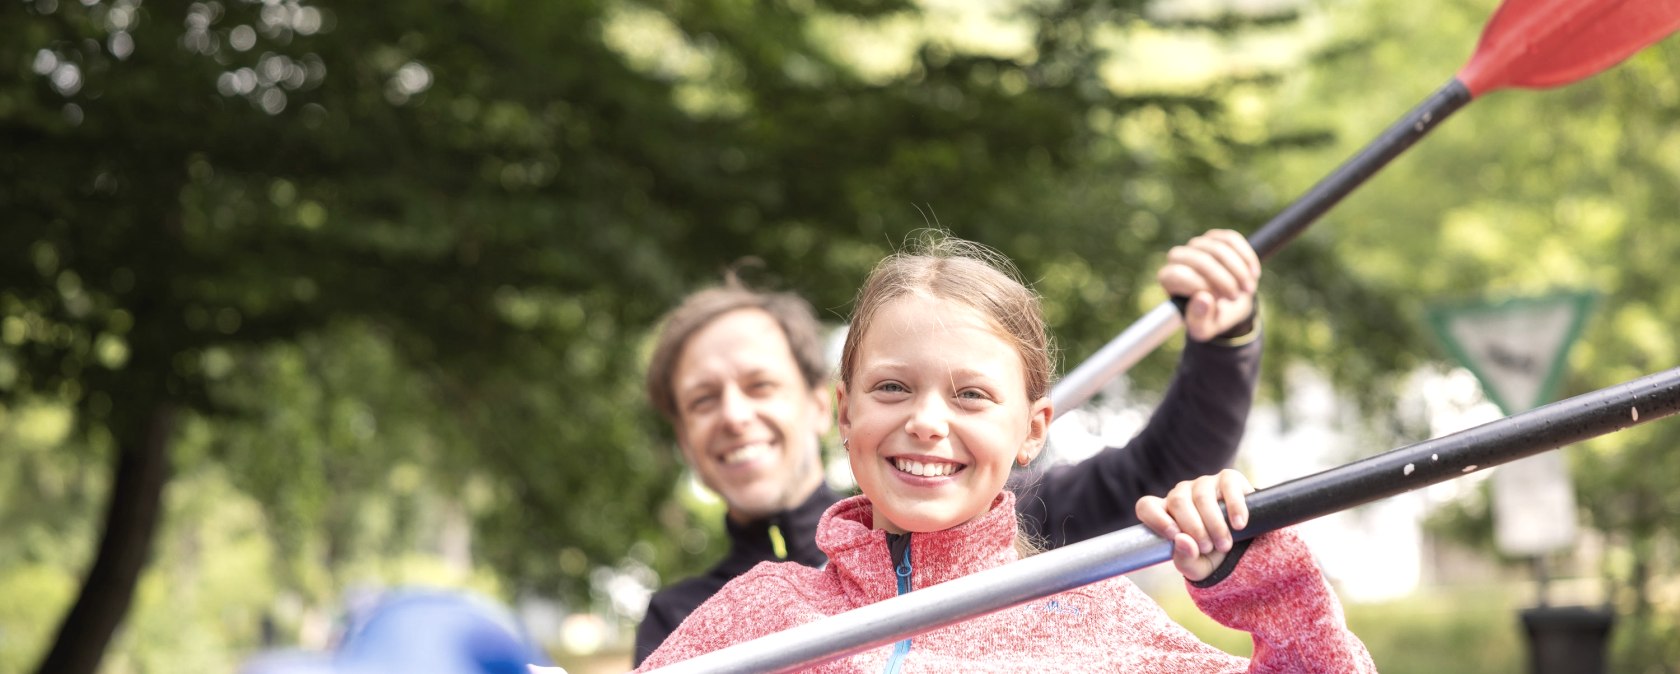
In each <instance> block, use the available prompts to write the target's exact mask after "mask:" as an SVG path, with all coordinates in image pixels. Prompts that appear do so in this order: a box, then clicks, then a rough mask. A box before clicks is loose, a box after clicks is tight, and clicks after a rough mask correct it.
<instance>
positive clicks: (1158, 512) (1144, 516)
mask: <svg viewBox="0 0 1680 674" xmlns="http://www.w3.org/2000/svg"><path fill="white" fill-rule="evenodd" d="M1137 518H1138V521H1139V522H1141V523H1143V525H1144V526H1146V527H1149V530H1150V531H1153V532H1155V535H1156V536H1160V537H1161V538H1165V539H1167V540H1169V541H1170V540H1172V539H1173V538H1174V537H1176V536H1178V534H1179V530H1178V524H1177V523H1175V522H1173V518H1172V515H1170V514H1168V513H1167V508H1166V502H1165V501H1164V500H1162V499H1161V497H1159V496H1145V497H1143V498H1140V499H1138V503H1137Z"/></svg>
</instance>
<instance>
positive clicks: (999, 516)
mask: <svg viewBox="0 0 1680 674" xmlns="http://www.w3.org/2000/svg"><path fill="white" fill-rule="evenodd" d="M874 525H875V508H874V505H873V504H872V503H870V501H869V497H868V496H853V497H851V498H848V499H846V500H844V501H841V502H839V503H836V504H834V506H833V507H831V508H829V509H828V512H826V513H824V514H823V518H822V523H821V525H820V526H819V527H818V529H817V545H818V546H819V547H821V548H822V551H823V552H825V553H827V554H828V559H829V567H830V568H831V569H833V570H834V571H835V572H836V573H838V574H839V576H840V579H841V581H842V583H843V585H844V587H845V591H846V594H847V595H848V596H850V597H851V598H852V601H853V603H854V605H862V604H870V603H874V602H877V601H881V600H883V599H887V598H889V597H892V596H893V595H895V594H898V584H897V581H898V578H897V576H896V575H895V573H894V571H893V570H894V567H895V560H893V559H892V555H891V553H889V552H888V551H887V532H886V531H884V530H878V529H875V528H874ZM1015 527H1016V524H1015V495H1014V494H1011V493H1009V492H1008V491H1007V490H1006V491H1003V492H1001V493H999V494H998V496H997V498H996V499H993V500H992V507H991V510H988V511H987V512H986V513H985V514H984V515H981V516H980V517H978V518H976V519H974V520H973V521H970V522H967V523H964V524H961V525H958V526H955V527H952V528H950V529H945V530H942V531H930V532H926V533H914V534H911V535H910V558H911V576H910V587H911V589H912V590H915V589H917V588H923V587H928V586H932V585H937V584H939V583H943V582H945V581H947V580H951V579H954V578H960V577H962V576H966V575H969V574H971V573H975V572H977V571H982V570H985V569H989V568H992V567H994V566H1001V565H1004V564H1008V563H1009V562H1013V561H1015V560H1016V559H1017V558H1018V556H1017V554H1016V552H1015Z"/></svg>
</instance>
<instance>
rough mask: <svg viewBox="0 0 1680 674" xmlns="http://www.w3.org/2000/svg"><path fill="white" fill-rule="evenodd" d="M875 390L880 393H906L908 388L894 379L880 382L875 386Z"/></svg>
mask: <svg viewBox="0 0 1680 674" xmlns="http://www.w3.org/2000/svg"><path fill="white" fill-rule="evenodd" d="M875 390H877V391H880V392H882V393H908V392H909V391H910V389H907V388H904V385H903V384H900V383H898V382H896V381H885V382H881V383H880V384H877V385H876V386H875Z"/></svg>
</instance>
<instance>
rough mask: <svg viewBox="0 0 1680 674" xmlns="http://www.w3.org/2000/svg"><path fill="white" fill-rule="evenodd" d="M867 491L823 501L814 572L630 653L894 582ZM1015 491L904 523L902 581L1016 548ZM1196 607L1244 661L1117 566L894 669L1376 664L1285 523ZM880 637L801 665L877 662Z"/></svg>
mask: <svg viewBox="0 0 1680 674" xmlns="http://www.w3.org/2000/svg"><path fill="white" fill-rule="evenodd" d="M873 521H874V515H873V509H872V507H871V505H870V502H869V499H868V497H865V496H855V497H852V498H849V499H846V500H844V501H841V502H839V503H836V504H834V506H833V507H831V508H829V509H828V512H826V513H825V514H824V515H823V520H822V524H821V525H820V526H819V528H818V529H817V544H818V545H820V546H821V547H822V549H823V550H824V551H825V552H827V553H828V559H829V564H828V566H826V567H824V568H822V569H813V568H810V567H806V566H802V565H799V564H793V563H785V562H784V563H764V564H759V565H758V566H757V567H755V568H754V569H753V570H752V571H749V572H747V573H746V574H745V575H742V576H741V577H739V578H736V579H735V580H734V581H731V582H730V583H729V584H728V585H726V586H724V588H723V590H722V591H720V592H718V594H717V595H715V596H713V597H712V599H711V600H710V601H708V602H706V603H705V604H703V605H701V606H700V608H699V609H698V610H696V611H695V612H694V613H693V614H692V615H690V616H689V617H688V619H687V620H685V621H684V622H683V624H682V626H681V627H679V628H677V631H676V632H674V633H672V634H671V637H670V638H669V639H666V641H665V643H664V644H663V645H661V646H660V647H659V649H658V650H657V651H654V653H653V655H652V656H649V658H648V659H647V661H645V662H643V663H642V668H643V669H644V670H645V669H653V668H656V667H661V666H664V665H668V664H671V663H675V662H680V661H682V660H686V659H688V658H692V657H695V656H698V655H701V654H704V653H708V652H710V651H714V650H717V649H720V648H723V647H725V646H729V645H732V644H736V643H740V642H744V641H749V640H752V639H755V638H758V637H761V636H764V635H767V634H772V633H775V632H778V631H781V630H785V629H788V628H791V627H794V626H796V625H801V624H804V623H808V622H812V621H816V620H820V619H822V618H825V617H828V616H831V615H834V614H837V613H842V612H845V611H847V610H850V609H853V608H857V607H859V606H863V605H865V604H872V603H875V602H878V601H881V600H883V599H887V598H889V597H892V596H893V595H895V594H897V593H898V578H897V575H896V574H895V573H894V562H893V560H892V559H891V557H890V554H889V553H888V551H887V537H886V532H884V531H877V530H875V529H873V528H872V523H873ZM1014 540H1015V498H1014V495H1012V494H1010V493H1009V492H1007V491H1006V492H1003V493H1002V494H1001V495H999V497H998V500H997V501H995V502H993V504H992V510H991V511H990V512H988V513H987V514H986V515H983V516H981V517H980V518H979V519H976V520H974V521H972V522H969V523H967V524H964V525H962V526H958V527H955V528H952V529H947V530H945V531H937V532H932V533H925V534H912V535H911V537H910V557H911V560H912V564H911V567H912V571H911V588H912V590H914V589H915V588H923V587H928V586H931V585H935V584H938V583H943V582H945V581H947V580H951V579H953V578H958V577H961V576H965V575H968V574H971V573H974V572H977V571H981V570H984V569H989V568H991V567H994V566H998V565H1001V564H1007V563H1009V562H1012V561H1015V560H1016V559H1017V556H1016V552H1015V547H1014ZM1190 595H1191V597H1192V598H1193V599H1195V601H1196V605H1197V606H1199V607H1201V609H1202V611H1203V612H1205V613H1207V614H1208V615H1209V616H1211V617H1213V618H1214V619H1215V620H1218V621H1219V622H1220V623H1222V624H1224V625H1226V626H1228V627H1232V628H1234V629H1239V630H1243V631H1246V632H1249V633H1251V634H1253V636H1254V659H1253V660H1252V661H1250V660H1247V659H1244V658H1239V657H1236V656H1233V655H1229V654H1227V653H1225V652H1223V651H1220V650H1219V649H1216V648H1214V647H1212V646H1209V645H1207V644H1205V643H1202V642H1201V640H1199V639H1197V638H1196V637H1195V635H1193V634H1191V633H1190V632H1189V631H1188V630H1186V629H1184V628H1183V627H1182V626H1180V625H1178V624H1177V623H1175V622H1173V621H1172V619H1171V618H1168V617H1167V614H1166V612H1164V611H1162V610H1161V607H1160V606H1159V605H1158V604H1156V603H1155V601H1154V600H1153V599H1151V598H1150V597H1149V595H1146V594H1144V593H1143V591H1142V590H1140V589H1138V587H1137V586H1136V585H1134V584H1132V582H1131V581H1130V580H1128V579H1126V578H1125V577H1119V578H1111V579H1108V580H1104V581H1100V582H1097V583H1093V584H1091V585H1087V586H1085V587H1082V588H1079V589H1077V590H1072V591H1069V592H1063V593H1061V594H1057V595H1054V596H1051V597H1047V598H1044V599H1040V600H1038V601H1035V602H1030V603H1028V604H1024V605H1021V606H1016V607H1014V608H1010V609H1005V610H1003V611H999V612H997V613H993V614H990V615H986V616H983V617H980V618H977V619H975V620H971V621H968V622H963V623H959V624H956V625H952V626H949V627H944V628H940V629H937V630H934V631H932V632H928V633H926V634H921V635H918V636H916V637H914V638H913V639H912V640H911V644H910V650H909V652H908V653H906V654H903V655H902V656H901V660H900V662H898V665H899V670H898V671H901V672H1004V671H1011V672H1016V671H1018V672H1097V671H1106V672H1171V673H1174V674H1177V673H1182V672H1242V671H1250V672H1335V673H1337V674H1343V673H1347V672H1375V671H1376V667H1375V665H1374V664H1372V662H1371V656H1370V654H1369V653H1367V652H1366V650H1365V645H1364V644H1363V643H1361V642H1360V641H1359V638H1358V637H1355V636H1354V635H1353V633H1352V632H1349V631H1348V629H1347V626H1346V625H1345V624H1344V621H1343V619H1342V611H1341V605H1340V604H1339V603H1338V602H1337V601H1336V597H1335V595H1334V594H1333V593H1332V592H1331V590H1330V586H1329V584H1328V583H1326V582H1325V580H1324V577H1323V576H1321V575H1320V574H1319V572H1318V568H1317V566H1315V565H1314V564H1313V561H1312V558H1311V555H1310V554H1309V553H1308V551H1307V548H1306V545H1305V544H1303V543H1302V542H1301V540H1300V539H1299V538H1296V537H1295V536H1294V534H1292V533H1290V532H1288V531H1280V532H1275V533H1271V534H1266V535H1264V536H1261V537H1259V538H1257V539H1255V541H1254V543H1253V544H1252V545H1250V546H1249V548H1248V551H1247V552H1246V553H1245V554H1243V556H1242V558H1241V560H1240V561H1239V562H1238V564H1237V565H1236V568H1235V569H1234V570H1233V571H1232V573H1231V575H1230V576H1227V577H1226V578H1225V579H1224V580H1222V581H1219V582H1218V583H1217V584H1215V585H1213V586H1212V587H1208V588H1198V587H1194V586H1191V587H1190ZM893 651H894V647H893V646H883V647H880V648H876V649H873V650H870V651H865V652H863V653H858V654H856V655H853V656H851V657H849V658H845V659H841V660H837V661H834V662H829V663H825V664H822V665H819V666H816V667H813V668H811V669H810V671H817V672H883V671H886V670H887V667H888V664H889V659H891V658H892V657H893Z"/></svg>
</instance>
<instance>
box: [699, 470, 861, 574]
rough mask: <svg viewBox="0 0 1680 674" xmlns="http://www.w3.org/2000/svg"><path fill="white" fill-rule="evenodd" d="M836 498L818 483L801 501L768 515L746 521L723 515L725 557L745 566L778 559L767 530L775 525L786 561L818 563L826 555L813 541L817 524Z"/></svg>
mask: <svg viewBox="0 0 1680 674" xmlns="http://www.w3.org/2000/svg"><path fill="white" fill-rule="evenodd" d="M838 500H840V495H839V494H837V493H835V492H834V490H832V489H829V488H828V485H827V484H819V485H817V490H816V491H814V492H811V495H810V496H809V497H806V499H805V502H803V503H801V504H799V505H797V506H794V507H793V508H792V509H789V510H784V511H782V512H779V513H776V514H775V515H772V516H770V517H766V518H764V519H760V520H754V521H752V522H748V523H746V524H739V523H736V522H735V520H733V519H730V518H727V517H726V518H724V529H725V530H726V531H727V533H728V534H729V557H730V558H739V559H740V560H742V561H743V562H744V563H746V565H747V568H751V567H752V566H753V565H755V564H757V563H759V562H762V561H766V560H769V561H778V560H780V559H781V558H779V557H777V556H776V551H775V542H774V538H773V536H772V535H771V533H770V529H771V527H775V528H776V529H777V530H778V532H779V533H780V534H781V539H782V543H783V545H785V546H786V550H787V557H786V561H790V562H799V563H800V564H804V565H806V566H822V565H823V562H824V561H826V558H824V557H823V552H822V550H821V549H819V548H818V547H817V544H816V538H817V526H818V524H819V523H820V522H821V521H822V516H823V511H825V510H827V509H828V507H829V506H831V505H833V504H834V502H835V501H838Z"/></svg>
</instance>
